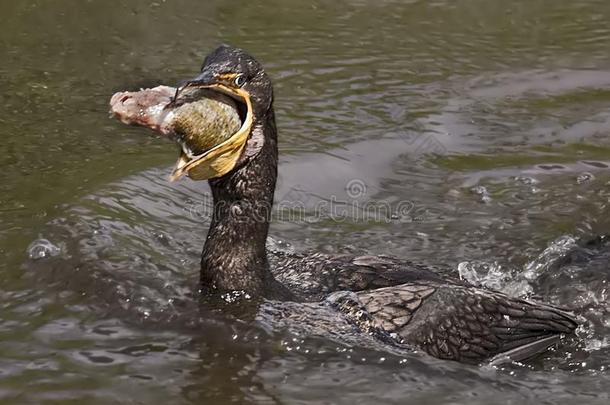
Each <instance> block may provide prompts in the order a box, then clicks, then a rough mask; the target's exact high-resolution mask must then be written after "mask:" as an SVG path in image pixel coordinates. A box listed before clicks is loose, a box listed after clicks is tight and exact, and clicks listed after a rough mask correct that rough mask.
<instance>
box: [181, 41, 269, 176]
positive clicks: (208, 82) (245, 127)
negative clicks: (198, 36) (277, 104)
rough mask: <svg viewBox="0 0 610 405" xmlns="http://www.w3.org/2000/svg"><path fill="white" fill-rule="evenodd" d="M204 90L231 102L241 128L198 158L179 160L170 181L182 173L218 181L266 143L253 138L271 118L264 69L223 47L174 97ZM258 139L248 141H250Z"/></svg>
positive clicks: (267, 84)
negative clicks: (258, 127)
mask: <svg viewBox="0 0 610 405" xmlns="http://www.w3.org/2000/svg"><path fill="white" fill-rule="evenodd" d="M193 87H195V88H206V89H210V90H213V91H218V92H221V93H224V94H226V95H228V96H229V97H231V98H233V99H234V100H235V102H236V103H237V105H238V108H239V110H240V115H241V116H242V126H241V128H240V129H239V131H237V132H236V133H235V134H234V135H233V136H231V137H230V138H229V139H228V140H226V141H224V142H223V143H221V144H219V145H217V146H216V147H214V148H213V149H211V150H210V151H208V152H207V153H205V154H204V155H202V156H201V157H198V158H196V159H186V158H185V157H181V159H180V161H179V162H178V164H177V166H176V168H175V170H174V173H173V174H172V178H178V177H180V176H182V175H183V174H185V173H188V175H189V177H191V178H192V179H194V180H205V179H210V178H214V177H220V176H222V175H224V174H226V173H228V172H230V171H231V170H232V169H233V168H234V167H235V166H236V165H237V163H238V161H240V157H241V158H242V160H243V156H245V157H248V156H250V157H251V156H254V155H255V154H256V153H257V150H260V148H261V147H262V143H263V142H264V141H265V140H264V136H263V134H255V133H254V134H253V132H256V131H255V128H256V127H257V125H258V124H259V123H262V122H264V121H265V120H266V119H268V118H269V115H270V114H272V113H271V111H272V104H273V87H272V85H271V80H270V79H269V76H267V74H266V73H265V71H264V69H263V67H262V66H261V65H260V63H258V62H257V61H256V59H254V58H253V57H252V56H250V55H249V54H248V53H246V52H245V51H244V50H242V49H239V48H233V47H231V46H227V45H222V46H220V47H218V48H216V49H215V50H214V51H212V52H211V53H210V54H209V55H208V56H207V57H206V58H205V60H204V62H203V66H202V67H201V73H200V74H199V75H198V76H197V77H195V78H194V79H191V80H188V81H185V82H183V84H182V85H181V86H179V87H178V89H177V91H176V97H178V96H179V94H180V93H181V92H182V91H184V90H185V89H188V88H193ZM253 136H254V137H256V138H259V139H251V138H252V137H253Z"/></svg>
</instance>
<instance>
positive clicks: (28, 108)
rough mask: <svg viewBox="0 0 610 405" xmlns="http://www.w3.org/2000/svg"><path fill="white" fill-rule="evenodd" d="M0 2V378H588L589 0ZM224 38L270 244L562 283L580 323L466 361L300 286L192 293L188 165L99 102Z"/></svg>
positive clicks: (513, 382) (603, 83)
mask: <svg viewBox="0 0 610 405" xmlns="http://www.w3.org/2000/svg"><path fill="white" fill-rule="evenodd" d="M0 15H2V16H3V23H2V25H1V26H0V32H1V35H0V50H1V51H2V55H3V58H2V62H0V89H1V91H0V97H1V99H2V107H3V108H2V112H1V113H0V136H1V137H2V142H1V143H0V151H1V152H2V153H0V167H1V170H0V178H1V179H2V181H0V191H1V192H0V252H1V253H2V255H3V258H4V260H2V262H1V263H0V306H1V308H2V310H1V312H0V398H1V400H2V402H3V403H20V404H21V403H40V402H43V401H48V402H55V403H83V402H84V401H88V402H89V403H117V402H133V403H147V404H152V403H160V404H161V403H226V402H229V401H233V402H238V403H240V402H259V403H290V404H293V403H350V404H360V403H362V404H366V403H372V402H375V401H380V402H383V403H405V402H409V403H421V404H438V403H453V404H466V403H467V404H487V403H491V402H494V403H512V404H515V403H519V404H523V403H532V404H539V403H553V404H555V403H587V404H596V403H599V404H606V403H608V401H610V398H609V393H608V386H609V384H610V375H609V372H608V368H609V367H610V348H609V343H610V342H609V341H608V335H609V333H610V304H609V301H608V300H609V286H608V279H609V278H610V275H609V270H608V262H609V258H610V248H608V247H607V246H605V245H604V244H601V245H592V246H589V247H588V248H586V249H585V248H578V247H576V242H575V240H579V239H582V240H588V239H590V238H592V237H593V236H594V235H597V234H604V233H608V232H609V231H610V219H609V217H608V215H607V212H608V204H609V202H610V170H609V169H608V168H609V167H610V166H609V165H610V142H609V141H608V139H607V135H608V132H609V130H610V53H609V52H608V50H609V44H610V25H609V24H608V20H609V18H610V3H608V2H606V1H602V0H597V1H596V0H584V1H551V0H547V1H542V0H533V1H532V0H528V1H525V0H523V1H511V2H506V1H500V0H493V1H489V0H485V1H483V0H471V1H465V0H464V1H442V0H441V1H434V2H432V1H410V2H398V1H396V2H393V1H375V2H368V1H350V2H347V1H346V2H343V1H339V2H330V1H328V2H324V1H321V2H315V3H307V4H306V3H305V2H297V1H275V2H267V3H266V4H264V5H262V4H260V5H259V4H254V3H252V2H245V1H243V2H242V1H236V2H215V1H211V2H198V1H192V0H191V1H187V0H183V1H158V2H144V1H129V2H128V1H121V2H118V1H117V2H112V4H110V3H109V2H106V1H99V0H95V1H93V0H91V1H81V2H74V1H62V0H57V1H53V2H50V1H10V0H0ZM221 42H226V43H230V44H233V45H237V46H241V47H244V48H246V49H248V50H249V51H250V52H251V53H253V54H254V55H256V56H257V57H258V58H259V59H260V60H261V61H262V62H263V64H264V65H265V66H266V68H267V70H268V72H269V73H270V75H271V76H272V77H273V78H274V83H275V89H276V110H277V115H278V121H279V122H278V125H279V129H280V137H281V154H282V157H281V162H280V172H281V178H280V185H279V188H278V191H277V193H276V196H277V198H276V200H277V206H278V210H277V212H276V216H275V219H274V223H273V225H272V229H271V236H272V238H273V240H271V241H270V248H272V249H279V250H287V249H288V250H289V249H295V250H302V249H315V250H321V251H327V252H362V253H384V254H391V255H395V256H400V257H408V258H410V259H412V260H416V261H420V262H422V263H426V264H429V265H434V266H437V267H438V268H439V269H441V271H445V272H454V273H455V272H460V273H461V274H462V275H463V276H464V277H467V278H469V279H471V280H478V282H480V283H482V284H485V285H488V286H492V287H495V288H500V289H503V290H505V291H507V292H508V293H510V294H513V295H518V296H532V295H534V296H540V297H542V298H543V299H544V300H546V301H549V302H553V303H555V304H559V305H564V306H570V307H572V308H574V309H575V310H576V312H577V313H578V314H579V316H580V317H581V320H582V321H583V323H584V326H583V327H582V328H581V330H579V333H578V336H579V337H578V339H576V340H575V341H566V342H565V344H564V345H563V346H562V347H560V348H559V349H557V350H556V351H554V352H550V353H548V354H546V355H545V356H543V357H542V358H540V359H537V360H536V361H535V362H533V363H532V364H529V365H507V366H503V367H500V368H493V367H489V366H483V367H472V366H464V365H460V364H455V363H451V362H442V361H438V360H435V359H432V358H430V357H427V356H425V355H423V354H419V353H408V352H399V351H396V350H395V349H391V348H387V347H383V346H382V345H380V344H378V343H376V342H374V341H370V340H367V339H366V338H363V337H358V336H353V335H350V333H349V332H348V331H345V330H343V329H342V325H340V324H334V323H333V322H335V321H336V320H335V319H334V318H333V317H332V314H327V313H325V312H324V309H323V308H322V307H321V306H320V307H317V306H315V305H312V306H307V307H304V306H291V305H288V304H286V305H279V304H277V303H272V302H267V303H263V304H262V306H260V307H257V308H245V309H244V308H239V309H236V308H235V306H231V305H227V306H224V307H220V308H218V307H210V306H209V305H206V304H205V303H200V302H199V301H198V298H197V293H196V290H195V289H196V286H197V275H198V274H197V273H198V258H199V252H200V248H201V245H202V243H203V239H204V236H205V230H206V228H207V224H208V221H207V217H206V213H207V208H206V207H207V204H209V198H210V197H209V195H208V190H207V186H206V185H205V184H203V183H194V182H190V181H187V180H183V181H181V182H179V183H178V184H169V183H168V182H167V176H168V174H169V165H170V164H171V163H173V161H174V159H176V151H175V150H174V148H173V147H172V146H171V145H168V144H167V143H166V142H164V141H160V140H157V139H154V138H152V137H149V136H147V134H146V133H145V131H143V130H140V129H137V128H126V127H123V126H121V125H120V124H119V123H117V122H114V121H113V120H111V119H109V117H108V114H107V110H108V107H107V102H108V98H109V96H110V95H111V94H112V93H113V92H114V91H116V90H123V89H133V88H138V87H140V86H152V85H156V84H159V83H168V84H174V83H176V82H177V81H179V80H180V79H183V78H185V77H190V76H191V75H192V74H194V73H195V72H196V71H197V69H198V67H199V64H200V63H201V60H202V58H203V56H204V55H205V53H206V52H208V51H209V50H210V49H212V48H213V47H214V46H216V45H217V44H218V43H221ZM45 240H46V241H45ZM33 242H34V243H33ZM32 243H33V244H32ZM30 244H32V245H30ZM545 249H546V250H545ZM45 255H46V256H52V257H45V258H42V259H37V260H35V259H34V258H36V257H39V256H45ZM28 256H32V258H29V257H28ZM286 313H289V314H291V316H288V317H287V318H286V319H284V318H282V314H286ZM315 317H317V318H318V319H320V322H319V325H318V326H320V329H324V330H321V331H319V332H320V333H317V332H318V331H317V330H315V328H308V327H307V322H309V321H311V319H312V318H315ZM291 319H292V321H291ZM303 319H304V320H305V321H304V322H299V320H303ZM279 320H281V322H280V321H279ZM324 325H326V326H327V327H326V329H325V328H324ZM329 325H333V326H336V330H332V331H331V332H332V333H329V330H328V329H332V328H329V327H328V326H329ZM340 341H344V343H340Z"/></svg>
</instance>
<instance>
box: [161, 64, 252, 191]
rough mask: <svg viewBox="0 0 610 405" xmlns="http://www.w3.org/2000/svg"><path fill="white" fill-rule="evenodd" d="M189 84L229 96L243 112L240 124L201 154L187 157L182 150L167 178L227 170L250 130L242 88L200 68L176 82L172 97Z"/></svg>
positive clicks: (221, 173)
mask: <svg viewBox="0 0 610 405" xmlns="http://www.w3.org/2000/svg"><path fill="white" fill-rule="evenodd" d="M192 87H198V88H207V89H212V90H216V91H220V92H222V93H225V94H227V95H229V96H231V97H232V98H234V99H235V100H236V101H237V102H239V103H242V104H244V105H245V106H246V116H245V118H244V119H243V122H242V125H241V128H240V129H239V130H238V131H237V132H236V133H235V134H233V135H232V136H231V137H230V138H229V139H227V140H226V141H224V142H222V143H220V144H218V145H216V146H214V147H213V148H211V149H209V150H207V151H206V152H204V153H202V154H201V155H197V156H192V157H189V156H188V155H187V154H186V153H185V152H184V151H182V152H181V153H180V158H179V159H178V162H177V163H176V166H175V168H174V171H173V172H172V174H171V177H170V181H175V180H177V179H179V178H180V177H182V176H183V175H185V174H186V175H188V176H189V177H190V178H191V179H193V180H207V179H212V178H215V177H221V176H224V175H225V174H227V173H229V172H230V171H231V170H233V168H234V167H235V165H236V164H237V162H238V160H239V157H240V156H241V154H242V152H243V150H244V147H245V145H246V142H247V140H248V136H249V135H250V132H251V131H252V123H253V120H254V118H253V111H252V101H251V98H250V94H249V93H248V92H247V91H246V90H244V89H239V88H233V87H229V86H227V85H225V84H222V83H220V82H218V81H217V80H216V79H215V77H214V76H213V75H212V74H210V73H209V72H203V73H202V74H201V75H199V76H198V77H196V78H195V79H193V80H190V81H187V82H185V83H184V84H183V85H181V86H179V87H178V89H177V90H176V96H175V97H174V98H176V97H178V96H179V95H180V93H181V92H182V91H183V90H184V89H186V88H192Z"/></svg>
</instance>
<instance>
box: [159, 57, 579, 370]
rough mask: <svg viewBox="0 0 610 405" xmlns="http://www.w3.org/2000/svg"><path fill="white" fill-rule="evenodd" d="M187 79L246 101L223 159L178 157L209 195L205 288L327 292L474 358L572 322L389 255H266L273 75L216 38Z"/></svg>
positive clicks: (382, 322) (402, 339) (383, 333)
mask: <svg viewBox="0 0 610 405" xmlns="http://www.w3.org/2000/svg"><path fill="white" fill-rule="evenodd" d="M191 88H205V89H210V90H213V91H217V92H220V93H222V94H225V95H228V96H230V97H232V98H233V99H234V101H235V102H236V103H237V104H238V106H239V107H238V108H241V109H242V110H244V109H245V110H247V112H246V114H245V115H244V117H245V118H244V119H242V122H243V123H242V126H241V128H240V130H239V131H238V132H237V133H236V134H235V135H233V136H232V137H231V138H230V139H229V140H227V141H225V143H223V144H221V145H220V146H219V147H217V148H219V149H220V152H219V156H221V157H226V159H225V163H223V165H222V166H218V165H215V162H214V161H215V159H216V158H215V156H212V157H210V158H205V159H202V160H198V161H192V162H188V163H187V164H184V163H180V162H179V165H180V164H182V166H180V168H179V169H180V170H181V173H186V174H187V175H189V176H191V177H193V178H196V179H202V178H203V176H202V173H205V178H208V179H209V184H210V187H211V190H212V195H213V199H214V204H213V207H214V208H213V215H212V219H211V224H210V228H209V231H208V235H207V238H206V241H205V244H204V248H203V253H202V258H201V287H202V289H203V290H204V291H206V292H208V293H210V294H214V293H223V292H228V291H235V290H241V291H245V292H247V293H248V294H249V295H251V296H264V297H267V298H272V299H282V300H295V301H315V300H325V301H326V302H328V303H329V304H330V305H332V306H333V307H334V308H336V309H337V310H338V311H340V312H341V313H342V314H343V315H344V316H345V317H346V318H347V319H348V320H349V321H350V322H352V323H353V325H354V326H355V327H357V328H359V329H361V330H362V331H363V332H367V333H373V334H374V335H375V336H378V337H379V338H380V339H387V340H388V341H389V342H391V343H394V344H408V345H413V346H417V347H420V348H422V349H423V350H425V351H426V352H428V353H429V354H431V355H433V356H436V357H439V358H443V359H451V360H457V361H462V362H471V363H478V362H481V361H484V360H490V359H492V358H494V357H498V356H500V357H502V356H507V357H508V358H510V359H512V360H523V359H526V358H529V357H531V356H533V355H535V354H538V353H540V352H542V351H544V350H545V349H546V348H547V347H548V346H550V345H552V344H553V343H555V342H556V341H557V339H558V337H559V336H560V335H561V334H563V333H570V332H572V331H573V330H574V329H575V328H576V326H577V323H576V321H575V320H574V318H573V316H572V315H571V314H569V313H568V312H566V311H564V310H562V309H558V308H555V307H553V306H550V305H545V304H539V303H535V302H529V301H524V300H520V299H515V298H511V297H509V296H507V295H505V294H502V293H500V292H496V291H491V290H486V289H480V288H476V287H473V286H471V285H469V284H467V283H465V282H463V281H460V280H456V279H451V278H445V277H441V276H440V275H438V274H437V273H435V272H433V271H431V270H429V269H428V268H425V267H423V266H418V265H415V264H413V263H410V262H407V261H402V260H398V259H396V258H392V257H385V256H346V255H343V256H332V255H323V254H312V255H307V254H301V255H292V254H283V253H280V254H278V255H270V256H268V254H267V250H266V240H267V235H268V230H269V221H270V217H271V209H272V205H273V194H274V190H275V183H276V178H277V156H278V151H277V129H276V125H275V116H274V111H273V91H272V86H271V82H270V80H269V78H268V76H267V74H266V73H265V72H264V70H263V68H262V67H261V66H260V64H259V63H258V62H257V61H256V60H255V59H254V58H252V57H251V56H250V55H248V54H247V53H245V52H244V51H242V50H240V49H236V48H232V47H228V46H221V47H220V48H218V49H216V50H215V51H214V52H212V53H211V54H210V55H209V56H208V57H207V58H206V60H205V61H204V64H203V67H202V71H201V74H200V75H199V76H198V77H197V78H195V79H194V80H191V81H189V82H187V84H186V85H184V86H183V87H182V88H180V89H179V90H178V94H180V93H181V92H184V91H190V90H189V89H191ZM242 115H243V114H242ZM147 126H149V125H147ZM149 127H150V126H149ZM225 145H227V146H225ZM226 162H228V163H226ZM219 167H220V169H219ZM177 170H178V169H177Z"/></svg>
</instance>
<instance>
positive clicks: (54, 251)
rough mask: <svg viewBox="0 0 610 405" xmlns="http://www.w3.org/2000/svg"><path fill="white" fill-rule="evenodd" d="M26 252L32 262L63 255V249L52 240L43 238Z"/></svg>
mask: <svg viewBox="0 0 610 405" xmlns="http://www.w3.org/2000/svg"><path fill="white" fill-rule="evenodd" d="M26 251H27V254H28V257H29V258H30V259H31V260H40V259H47V258H49V257H54V256H58V255H59V254H60V253H61V248H60V247H59V246H57V245H55V244H53V243H52V242H51V241H50V240H48V239H42V238H41V239H36V240H35V241H34V242H32V243H30V245H29V246H28V248H27V249H26Z"/></svg>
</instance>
